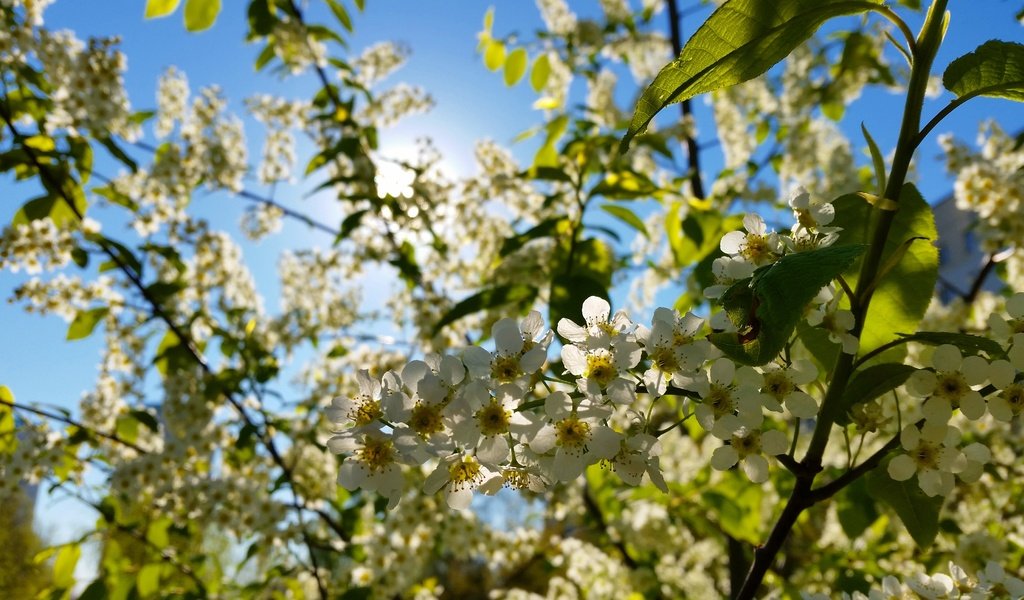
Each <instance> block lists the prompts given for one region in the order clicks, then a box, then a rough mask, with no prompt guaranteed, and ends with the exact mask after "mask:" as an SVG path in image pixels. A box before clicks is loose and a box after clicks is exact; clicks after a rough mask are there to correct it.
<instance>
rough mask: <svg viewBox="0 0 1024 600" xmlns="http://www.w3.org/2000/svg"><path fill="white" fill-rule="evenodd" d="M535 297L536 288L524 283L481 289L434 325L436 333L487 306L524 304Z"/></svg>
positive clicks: (454, 307)
mask: <svg viewBox="0 0 1024 600" xmlns="http://www.w3.org/2000/svg"><path fill="white" fill-rule="evenodd" d="M536 297H537V288H535V287H533V286H529V285H525V284H511V285H499V286H495V287H492V288H487V289H484V290H481V291H480V292H478V293H476V294H473V295H472V296H470V297H468V298H466V299H465V300H463V301H462V302H459V303H458V304H456V305H455V306H453V307H452V309H451V310H449V311H448V312H447V313H446V314H445V315H444V316H443V317H442V318H441V320H440V321H438V322H437V324H436V325H434V331H433V332H434V334H435V335H436V334H437V333H438V332H439V331H441V329H442V328H444V326H445V325H448V324H450V323H454V322H455V321H457V320H459V319H461V318H462V317H465V316H466V315H471V314H473V313H476V312H480V311H482V310H486V309H488V308H496V307H498V306H505V305H506V304H526V303H528V302H532V301H533V299H534V298H536Z"/></svg>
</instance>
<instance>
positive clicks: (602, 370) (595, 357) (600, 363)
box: [584, 351, 618, 387]
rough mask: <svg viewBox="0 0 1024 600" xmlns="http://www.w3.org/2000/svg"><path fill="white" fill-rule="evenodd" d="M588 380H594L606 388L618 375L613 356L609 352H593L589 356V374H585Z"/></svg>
mask: <svg viewBox="0 0 1024 600" xmlns="http://www.w3.org/2000/svg"><path fill="white" fill-rule="evenodd" d="M584 375H585V377H587V378H588V379H593V380H594V381H596V382H597V383H599V384H600V385H601V387H605V386H606V385H608V384H609V383H611V381H612V379H615V376H616V375H618V372H617V371H616V369H615V366H614V365H612V355H611V353H609V352H608V351H603V352H601V351H599V352H592V353H590V354H588V355H587V372H586V373H585V374H584Z"/></svg>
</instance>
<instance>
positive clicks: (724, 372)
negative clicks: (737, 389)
mask: <svg viewBox="0 0 1024 600" xmlns="http://www.w3.org/2000/svg"><path fill="white" fill-rule="evenodd" d="M735 374H736V365H735V364H734V363H733V362H732V361H731V360H729V359H728V358H720V359H718V360H716V361H715V363H714V364H713V365H711V381H713V382H715V383H717V384H719V385H729V384H730V383H732V378H733V376H734V375H735Z"/></svg>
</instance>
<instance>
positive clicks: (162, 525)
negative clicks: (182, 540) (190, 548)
mask: <svg viewBox="0 0 1024 600" xmlns="http://www.w3.org/2000/svg"><path fill="white" fill-rule="evenodd" d="M172 524H174V521H172V520H171V519H169V518H167V517H164V518H162V519H157V520H156V521H153V522H151V523H150V524H149V527H147V528H146V541H148V542H149V543H150V544H153V546H155V547H156V549H157V550H163V549H164V548H166V547H167V546H169V545H171V538H170V536H169V535H167V530H168V529H169V528H170V526H171V525H172Z"/></svg>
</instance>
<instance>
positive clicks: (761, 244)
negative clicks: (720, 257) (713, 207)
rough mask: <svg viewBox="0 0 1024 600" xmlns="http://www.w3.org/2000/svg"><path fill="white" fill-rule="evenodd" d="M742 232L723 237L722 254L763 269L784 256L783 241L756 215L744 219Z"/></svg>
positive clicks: (748, 214) (750, 214)
mask: <svg viewBox="0 0 1024 600" xmlns="http://www.w3.org/2000/svg"><path fill="white" fill-rule="evenodd" d="M743 228H744V229H746V233H744V232H742V231H730V232H729V233H727V234H725V235H724V236H722V241H721V243H720V244H719V246H720V247H721V249H722V252H724V253H726V254H728V255H729V256H731V257H733V258H739V259H742V260H743V261H745V262H747V263H749V264H751V265H754V266H757V267H761V266H764V265H767V264H771V263H773V262H775V261H776V260H778V258H779V256H780V255H781V254H782V241H781V240H780V239H779V235H778V234H777V233H775V232H774V231H772V232H769V231H768V228H767V227H766V226H765V224H764V219H762V218H761V215H758V214H756V213H747V214H746V216H744V217H743Z"/></svg>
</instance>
